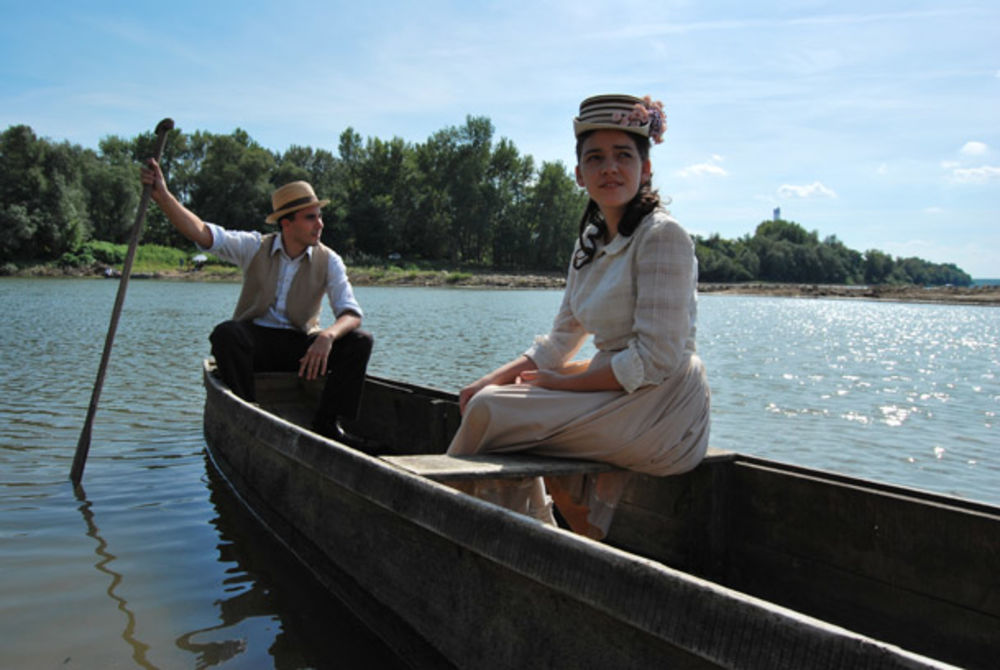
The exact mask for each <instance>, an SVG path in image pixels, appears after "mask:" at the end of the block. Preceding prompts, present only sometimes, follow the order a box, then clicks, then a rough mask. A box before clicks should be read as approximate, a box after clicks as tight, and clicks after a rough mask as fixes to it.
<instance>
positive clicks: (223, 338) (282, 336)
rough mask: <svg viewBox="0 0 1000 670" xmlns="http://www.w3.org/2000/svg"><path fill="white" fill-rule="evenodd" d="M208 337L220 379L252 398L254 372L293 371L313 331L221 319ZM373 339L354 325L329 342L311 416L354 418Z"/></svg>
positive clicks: (247, 398)
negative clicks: (321, 383) (323, 376)
mask: <svg viewBox="0 0 1000 670" xmlns="http://www.w3.org/2000/svg"><path fill="white" fill-rule="evenodd" d="M208 339H209V341H210V342H211V343H212V355H213V356H215V362H216V365H218V368H219V375H220V376H221V377H222V380H223V381H224V382H226V384H227V385H228V386H229V388H231V389H232V390H233V393H235V394H236V395H238V396H239V397H241V398H243V399H244V400H247V401H250V402H254V401H256V399H257V396H256V391H255V389H254V382H253V375H254V372H288V371H298V369H299V359H300V358H302V356H303V355H304V354H305V353H306V349H308V348H309V345H310V344H312V342H313V340H315V339H316V336H315V335H306V334H305V333H303V332H302V331H299V330H289V329H286V328H265V327H264V326H258V325H257V324H255V323H252V322H250V321H224V322H222V323H220V324H219V325H218V326H216V327H215V329H214V330H213V331H212V334H211V336H210V337H209V338H208ZM373 344H374V338H372V336H371V334H370V333H368V332H367V331H364V330H361V329H360V328H357V329H355V330H352V331H351V332H350V333H348V334H347V335H344V336H343V337H340V338H338V339H337V340H336V341H334V343H333V348H332V349H331V350H330V357H329V358H328V359H327V365H326V384H325V385H324V387H323V394H322V396H321V397H320V403H319V408H318V410H317V413H316V419H317V420H323V419H326V420H334V419H337V418H344V419H348V420H350V419H356V418H357V416H358V408H359V407H360V405H361V389H362V388H363V387H364V382H365V370H366V369H367V368H368V358H369V357H370V356H371V353H372V345H373Z"/></svg>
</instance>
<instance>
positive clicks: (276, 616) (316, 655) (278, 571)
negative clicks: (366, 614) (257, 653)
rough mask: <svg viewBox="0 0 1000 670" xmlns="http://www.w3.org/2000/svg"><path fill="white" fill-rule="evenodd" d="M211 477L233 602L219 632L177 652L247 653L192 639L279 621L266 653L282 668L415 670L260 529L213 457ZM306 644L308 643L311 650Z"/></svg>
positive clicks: (213, 629)
mask: <svg viewBox="0 0 1000 670" xmlns="http://www.w3.org/2000/svg"><path fill="white" fill-rule="evenodd" d="M205 469H206V472H207V475H208V477H207V482H206V483H207V485H208V489H209V500H210V502H211V504H212V506H213V507H214V509H215V511H216V512H217V514H216V516H215V517H214V518H213V519H212V520H211V524H212V526H213V527H214V528H215V530H216V532H217V533H218V537H219V542H218V545H217V547H216V548H217V550H218V562H219V563H220V564H223V565H229V566H231V569H230V570H229V571H227V572H228V573H229V576H228V577H227V579H226V580H225V584H226V585H227V588H226V591H227V593H228V594H231V595H227V596H225V597H223V598H220V599H219V600H217V601H216V604H217V605H218V610H219V624H217V625H214V626H210V627H206V628H202V629H199V630H197V631H192V632H191V633H187V634H185V635H183V636H181V637H180V638H178V640H177V644H178V646H182V648H188V649H190V650H196V651H197V652H198V653H199V654H200V656H199V658H200V659H201V658H203V657H204V655H205V653H206V652H208V651H211V652H215V653H221V652H223V651H228V652H231V653H234V654H239V653H244V652H245V651H247V649H246V645H243V647H242V648H237V645H236V644H235V641H233V640H223V641H221V642H213V643H204V642H202V643H200V645H195V644H194V643H193V639H194V638H195V637H196V636H201V635H204V634H207V633H218V632H227V633H231V631H233V630H238V629H239V628H240V624H241V623H242V622H244V621H247V620H249V619H255V618H256V619H264V620H269V621H272V622H274V623H275V624H276V626H277V628H278V632H277V634H275V635H274V639H273V642H272V644H271V646H270V647H269V648H268V650H267V651H268V653H269V655H270V656H271V660H272V662H273V667H275V668H301V667H320V668H325V667H342V668H363V667H364V668H368V667H371V668H380V669H381V668H385V669H386V670H393V669H395V668H400V669H402V668H407V667H409V665H407V664H406V663H404V662H403V661H401V660H400V659H399V658H397V657H396V656H394V655H393V654H392V652H390V651H389V650H388V649H387V648H386V647H385V645H384V644H383V642H382V641H381V640H380V639H379V638H378V637H377V636H376V635H375V634H374V633H373V632H372V631H371V630H369V629H368V628H366V627H365V626H364V625H362V624H361V623H360V622H359V621H358V620H357V619H356V618H355V616H354V614H353V613H352V612H351V611H350V610H349V609H348V607H347V606H346V605H344V603H342V602H340V601H339V600H337V599H336V598H335V597H334V596H332V595H330V594H329V593H328V592H327V591H326V589H325V588H324V587H323V586H322V585H321V584H320V583H319V582H318V581H317V580H316V579H315V578H314V577H313V576H312V574H311V573H309V572H308V571H307V570H306V569H304V568H303V566H302V564H301V563H299V562H298V561H297V560H296V559H295V558H294V557H293V556H292V555H291V554H290V553H289V552H288V550H287V549H286V548H285V547H284V546H283V545H281V544H280V543H279V542H278V541H277V540H275V538H274V537H273V536H272V535H270V533H269V532H267V531H266V530H265V529H264V527H263V526H261V524H260V522H259V520H258V519H257V518H255V517H253V516H252V515H251V514H250V513H249V512H248V511H247V509H246V508H245V507H244V506H243V504H242V502H241V501H240V500H239V499H238V498H237V497H236V496H235V495H234V494H233V493H232V491H230V489H229V488H228V485H227V484H226V483H225V481H224V480H222V479H221V477H219V475H218V474H217V473H216V471H215V469H214V467H213V466H212V464H211V462H210V461H209V459H208V458H207V456H206V457H205ZM305 640H308V641H309V643H308V644H304V641H305ZM184 645H188V646H187V647H184ZM210 645H218V646H217V647H211V646H210ZM199 667H208V666H207V665H206V666H199ZM254 667H256V666H254Z"/></svg>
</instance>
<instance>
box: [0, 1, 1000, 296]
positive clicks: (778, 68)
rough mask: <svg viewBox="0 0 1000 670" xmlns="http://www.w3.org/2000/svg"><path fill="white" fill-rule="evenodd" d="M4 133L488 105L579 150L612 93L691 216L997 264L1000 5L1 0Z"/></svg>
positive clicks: (303, 141) (94, 139)
mask: <svg viewBox="0 0 1000 670" xmlns="http://www.w3.org/2000/svg"><path fill="white" fill-rule="evenodd" d="M0 15H2V17H3V20H2V21H0V129H5V128H7V127H9V126H11V125H16V124H26V125H28V126H31V128H32V129H33V130H34V131H35V133H36V134H37V135H38V136H40V137H46V138H48V139H50V140H54V141H64V140H66V141H69V142H71V143H74V144H80V145H82V146H85V147H90V148H94V149H97V148H98V143H99V141H100V140H101V139H102V138H104V137H107V136H112V135H117V136H121V137H126V138H131V137H134V136H135V135H137V134H139V133H142V132H146V131H151V130H152V129H153V127H155V125H156V123H157V122H158V121H159V120H160V119H162V118H164V117H171V118H173V119H174V121H175V122H176V124H177V127H179V128H180V129H182V130H184V131H185V132H194V131H196V130H203V131H208V132H212V133H223V134H227V133H231V132H232V131H233V130H235V129H237V128H242V129H243V130H245V131H247V133H249V135H250V136H251V137H252V138H253V139H254V140H256V141H257V142H258V143H260V144H261V145H263V146H265V147H267V148H269V149H272V150H274V151H278V152H281V151H284V150H286V149H287V148H288V147H290V146H293V145H299V146H309V147H314V148H323V149H327V150H330V151H332V152H333V153H335V154H336V153H337V146H338V141H339V137H340V135H341V133H342V132H343V131H344V130H345V129H347V128H349V127H350V128H353V129H354V130H355V131H357V132H358V133H359V134H360V135H361V136H362V137H364V138H376V137H377V138H380V139H385V140H388V139H391V138H393V137H400V138H402V139H404V140H405V141H407V142H411V143H414V144H416V143H420V142H424V141H426V140H427V138H428V137H430V136H431V135H433V134H434V133H435V132H437V131H439V130H442V129H445V128H448V127H453V126H461V125H463V124H464V123H465V120H466V118H467V117H468V116H485V117H488V118H489V119H490V120H491V121H492V123H493V125H494V127H495V129H496V130H495V135H494V140H499V139H500V138H507V139H508V140H510V141H511V142H512V143H513V144H514V145H515V146H516V147H517V149H518V150H519V151H520V152H521V154H522V155H530V156H532V157H533V158H534V160H535V164H536V166H540V165H541V164H542V163H543V162H554V161H560V162H562V163H563V164H564V165H565V166H566V167H567V169H568V170H571V169H572V168H573V166H574V165H575V156H574V153H573V141H574V138H573V133H572V119H573V117H574V116H575V115H576V114H577V112H578V109H579V103H580V101H581V100H582V99H584V98H585V97H587V96H590V95H594V94H598V93H630V94H634V95H638V96H644V95H650V96H651V97H652V98H653V99H657V100H662V101H663V103H664V107H665V109H666V112H667V123H668V131H667V134H666V136H665V140H664V142H663V144H660V145H656V146H655V147H654V149H653V151H652V162H653V171H654V186H656V187H657V188H658V189H659V191H660V193H661V195H666V196H669V197H670V198H671V204H670V206H669V209H670V210H671V212H672V213H673V214H674V216H675V217H676V218H677V219H678V220H679V221H680V222H681V224H682V225H683V226H684V227H685V228H686V229H687V230H688V232H690V233H692V234H697V235H702V236H708V235H712V234H716V233H717V234H719V235H721V236H722V237H724V238H728V239H735V238H738V237H742V236H744V235H752V234H753V232H754V230H755V228H756V227H757V225H758V224H759V223H760V222H761V221H764V220H767V219H770V218H772V216H773V212H774V209H775V208H780V210H781V218H783V219H786V220H790V221H795V222H796V223H798V224H800V225H801V226H803V227H804V228H805V229H806V230H809V231H816V232H817V233H818V235H819V237H820V239H825V238H827V237H828V236H831V235H833V236H836V237H837V238H838V239H839V240H840V241H841V242H843V243H844V244H846V245H847V246H848V247H850V248H852V249H856V250H858V251H862V252H863V251H866V250H869V249H878V250H880V251H884V252H887V253H889V254H892V255H894V256H899V257H909V256H917V257H919V258H923V259H926V260H928V261H932V262H935V263H955V264H957V265H958V266H959V267H960V268H962V269H963V270H965V271H966V272H968V273H969V274H971V275H972V276H973V277H974V278H1000V2H996V0H992V1H989V2H985V1H983V2H966V1H964V0H949V1H943V2H922V1H921V0H914V1H909V2H896V1H894V0H890V1H887V2H880V1H875V2H872V1H871V0H868V1H866V2H858V1H856V0H841V1H839V2H818V1H817V2H813V1H809V0H804V1H801V2H775V1H763V2H752V3H751V2H745V1H740V2H711V1H710V0H705V1H691V2H687V1H674V0H657V1H656V2H648V1H645V2H633V1H632V0H616V1H615V2H611V3H607V2H603V3H596V2H586V1H584V0H577V1H576V2H564V1H558V2H546V1H545V0H528V1H521V0H502V1H498V2H476V1H475V0H456V1H453V2H446V1H437V0H422V1H414V2H384V1H382V0H367V1H365V2H351V3H345V2H338V1H327V2H303V1H299V0H285V1H282V2H274V3H269V2H257V1H255V0H243V1H241V2H232V1H230V0H218V1H205V0H196V1H193V2H192V1H188V0H178V1H175V2H160V3H156V2H149V3H138V2H134V0H133V1H130V2H101V1H99V0H97V1H95V2H68V1H66V2H64V1H62V0H53V1H51V2H24V0H13V1H12V0H0Z"/></svg>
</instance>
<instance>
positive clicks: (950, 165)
mask: <svg viewBox="0 0 1000 670" xmlns="http://www.w3.org/2000/svg"><path fill="white" fill-rule="evenodd" d="M959 165H961V163H959V162H958V161H941V167H943V168H944V169H945V170H954V169H955V168H957V167H958V166H959Z"/></svg>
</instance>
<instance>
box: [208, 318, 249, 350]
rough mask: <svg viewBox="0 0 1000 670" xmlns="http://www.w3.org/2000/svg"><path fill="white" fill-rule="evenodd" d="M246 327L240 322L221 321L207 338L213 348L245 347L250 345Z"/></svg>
mask: <svg viewBox="0 0 1000 670" xmlns="http://www.w3.org/2000/svg"><path fill="white" fill-rule="evenodd" d="M246 328H247V325H246V324H245V323H243V322H241V321H223V322H222V323H220V324H219V325H217V326H216V327H215V328H214V329H213V330H212V334H211V335H209V336H208V339H209V341H210V342H211V343H212V346H213V347H224V348H225V347H231V346H239V347H246V346H248V345H250V344H251V339H250V334H249V333H247V331H246Z"/></svg>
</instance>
